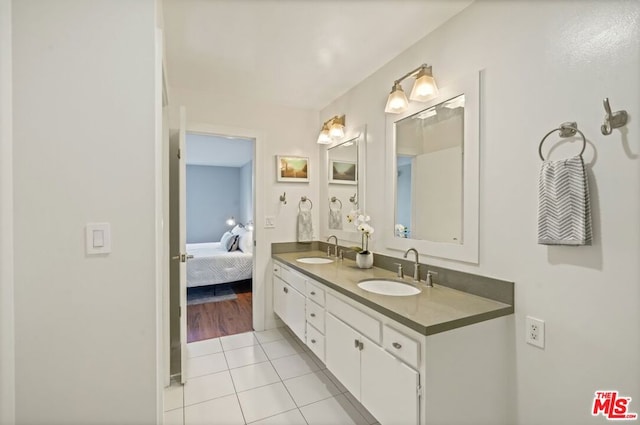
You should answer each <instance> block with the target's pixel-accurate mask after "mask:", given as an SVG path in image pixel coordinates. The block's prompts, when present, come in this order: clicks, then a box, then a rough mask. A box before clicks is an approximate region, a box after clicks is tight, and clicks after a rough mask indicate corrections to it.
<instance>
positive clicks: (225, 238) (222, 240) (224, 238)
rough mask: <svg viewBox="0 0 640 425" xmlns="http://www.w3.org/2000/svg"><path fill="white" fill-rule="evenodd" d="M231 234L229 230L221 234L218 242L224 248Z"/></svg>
mask: <svg viewBox="0 0 640 425" xmlns="http://www.w3.org/2000/svg"><path fill="white" fill-rule="evenodd" d="M232 236H233V235H232V234H231V233H229V232H224V234H223V235H222V237H221V238H220V244H221V245H222V246H224V247H225V248H226V247H227V242H228V241H229V239H230V238H231V237H232Z"/></svg>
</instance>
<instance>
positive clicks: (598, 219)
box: [320, 1, 640, 424]
mask: <svg viewBox="0 0 640 425" xmlns="http://www.w3.org/2000/svg"><path fill="white" fill-rule="evenodd" d="M639 15H640V4H639V3H638V2H632V1H626V2H625V1H616V2H614V1H608V2H600V1H589V2H534V1H526V2H524V1H521V2H509V3H507V2H496V1H477V2H475V3H473V4H472V5H471V6H470V7H469V8H468V9H466V10H464V11H463V12H462V13H461V14H459V15H457V16H456V17H454V18H453V19H451V20H450V21H448V22H447V23H446V24H444V25H443V26H442V27H441V28H439V29H438V30H436V31H434V32H433V33H432V34H430V35H428V36H427V37H426V38H424V39H422V40H421V41H419V42H418V43H416V44H415V45H414V46H412V47H411V48H410V49H408V50H406V51H405V52H402V53H401V54H400V55H399V56H398V57H397V58H396V59H394V60H393V61H391V62H390V63H388V64H387V65H385V66H384V67H383V68H382V69H380V70H379V71H377V72H376V73H374V74H373V75H371V76H370V77H369V78H367V79H366V80H364V81H363V82H362V83H360V84H359V85H358V86H356V87H354V88H353V89H352V90H351V91H349V92H348V93H346V94H345V95H344V96H342V97H340V98H339V99H337V100H336V101H334V102H333V103H332V104H330V105H329V106H328V107H327V108H325V109H324V110H322V111H321V114H320V115H321V116H323V117H324V116H331V115H334V114H346V115H347V117H348V121H349V126H356V125H363V124H367V128H368V134H367V138H368V141H369V144H368V151H367V170H369V171H368V176H367V184H366V187H367V210H368V211H367V212H368V213H369V214H370V215H371V217H372V220H373V225H374V226H375V225H376V224H377V223H382V221H383V217H384V213H385V209H386V208H388V206H386V205H384V196H383V193H381V191H380V189H379V188H381V187H384V181H385V178H386V177H385V175H384V172H382V171H379V170H384V166H385V158H384V155H385V149H384V143H385V114H384V112H383V110H384V105H385V101H386V96H387V94H388V90H389V87H390V85H391V83H392V82H393V80H394V79H396V78H398V77H399V76H401V75H403V74H404V73H405V72H407V71H408V70H410V69H412V68H414V67H416V66H418V65H419V64H421V63H423V62H427V63H429V64H432V65H433V71H434V75H435V77H436V78H437V79H438V81H439V84H440V85H442V86H444V85H446V84H447V82H449V81H453V80H455V79H456V77H458V76H461V75H464V74H467V73H469V72H474V71H478V70H480V69H484V70H485V72H484V80H483V81H482V83H481V84H482V86H481V144H482V146H481V155H480V157H481V164H480V165H481V176H480V188H481V189H480V193H481V199H480V264H479V265H478V266H473V265H469V264H463V263H457V262H453V261H446V260H442V259H435V258H427V259H425V261H426V262H428V263H429V264H434V265H440V266H444V267H449V268H453V269H458V270H463V271H467V272H471V273H478V274H482V275H487V276H494V277H498V278H503V279H507V280H512V281H514V282H515V283H516V287H515V290H516V314H515V319H514V320H515V322H514V324H515V330H514V332H515V334H514V338H515V346H514V347H512V348H511V349H512V350H513V355H514V358H513V359H514V365H513V368H514V369H513V385H514V388H513V391H512V393H511V394H508V395H505V396H508V397H513V405H514V408H515V412H513V413H514V414H515V415H516V418H517V423H519V424H541V423H545V424H556V423H558V424H560V423H561V424H587V423H603V422H604V419H603V418H601V417H600V418H593V417H592V416H591V414H590V406H591V403H592V399H593V396H594V394H593V393H594V392H595V391H596V390H601V389H616V390H618V391H620V392H621V394H623V395H625V396H629V397H632V398H633V402H632V403H631V407H632V409H631V410H632V411H634V412H639V411H640V363H639V362H638V358H640V309H639V308H638V302H639V301H640V285H639V284H638V282H640V270H639V263H638V258H639V257H640V243H639V240H640V227H639V226H640V220H639V219H638V217H640V196H639V193H640V179H639V178H638V176H639V165H638V161H639V159H638V155H639V154H640V145H639V143H638V140H639V138H638V134H639V133H640V125H639V122H640V121H638V120H637V119H636V118H634V117H638V116H639V114H640V105H639V100H638V93H639V89H640V87H639V84H638V75H640V64H639V52H640V45H639V41H638V40H639V34H638V22H639ZM407 89H409V87H407ZM604 97H609V98H610V99H611V102H612V105H613V108H614V110H615V109H626V110H628V111H629V113H630V116H631V120H630V122H629V124H628V126H627V127H626V128H625V129H623V130H622V131H620V130H615V131H614V132H613V134H612V135H611V136H608V137H605V136H603V135H602V134H601V133H600V125H601V124H602V117H603V115H604V110H603V107H602V99H603V98H604ZM569 120H572V121H574V120H575V121H577V122H578V125H579V128H580V129H582V130H583V131H584V133H585V134H586V135H587V138H588V140H589V146H588V147H587V150H586V152H585V161H586V162H587V163H588V164H589V165H588V170H589V173H590V176H591V178H590V182H589V183H590V187H591V195H592V206H593V211H594V229H595V242H594V245H593V246H591V247H578V248H575V247H574V248H569V247H547V246H541V245H537V243H536V221H537V220H536V217H537V179H538V170H539V167H540V159H539V158H538V155H537V148H538V142H539V141H540V139H541V137H542V136H543V135H544V134H545V133H546V132H548V131H549V130H551V129H553V128H555V127H557V126H558V125H559V124H560V123H561V122H564V121H569ZM569 148H571V149H574V150H575V149H576V147H575V144H574V145H571V146H570V147H569ZM373 244H375V245H374V250H376V251H378V252H384V253H387V254H390V255H394V256H399V253H398V252H393V251H388V250H386V249H385V247H384V246H383V245H382V243H381V241H380V240H379V239H374V240H373ZM527 315H532V316H535V317H538V318H541V319H543V320H545V321H546V347H545V349H544V350H541V349H538V348H535V347H532V346H530V345H527V344H525V342H524V320H525V316H527ZM505 367H509V365H505Z"/></svg>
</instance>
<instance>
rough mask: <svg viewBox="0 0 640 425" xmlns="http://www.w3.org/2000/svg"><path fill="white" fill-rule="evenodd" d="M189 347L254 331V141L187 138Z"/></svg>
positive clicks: (189, 134)
mask: <svg viewBox="0 0 640 425" xmlns="http://www.w3.org/2000/svg"><path fill="white" fill-rule="evenodd" d="M185 162H186V230H187V235H186V243H187V245H186V252H187V255H189V256H193V258H191V259H189V260H188V261H187V343H189V342H196V341H201V340H205V339H211V338H218V337H221V336H227V335H235V334H238V333H243V332H247V331H251V330H252V329H253V314H252V293H253V285H252V274H253V229H254V226H253V221H254V209H253V199H254V193H253V188H254V184H253V182H254V177H253V175H254V172H253V169H254V166H253V164H254V140H252V139H246V138H241V137H236V136H226V135H225V136H221V135H215V134H202V133H193V132H187V133H186V155H185Z"/></svg>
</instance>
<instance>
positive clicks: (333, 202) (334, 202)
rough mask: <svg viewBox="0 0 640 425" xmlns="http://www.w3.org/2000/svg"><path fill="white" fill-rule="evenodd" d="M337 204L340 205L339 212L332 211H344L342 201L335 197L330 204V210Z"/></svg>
mask: <svg viewBox="0 0 640 425" xmlns="http://www.w3.org/2000/svg"><path fill="white" fill-rule="evenodd" d="M336 203H337V204H338V205H339V207H338V209H337V210H332V211H340V210H341V209H342V201H341V200H340V199H338V198H336V197H335V196H332V197H331V202H329V209H331V205H333V204H336Z"/></svg>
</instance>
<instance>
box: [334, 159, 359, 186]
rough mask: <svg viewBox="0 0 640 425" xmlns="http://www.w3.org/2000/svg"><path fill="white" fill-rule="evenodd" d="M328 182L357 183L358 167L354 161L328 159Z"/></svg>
mask: <svg viewBox="0 0 640 425" xmlns="http://www.w3.org/2000/svg"><path fill="white" fill-rule="evenodd" d="M329 183H330V184H350V185H355V184H357V183H358V168H357V165H356V163H355V162H354V161H343V160H329Z"/></svg>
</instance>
